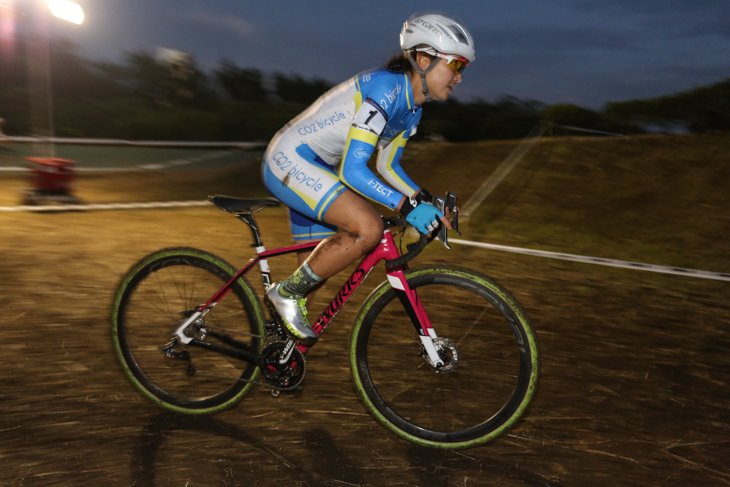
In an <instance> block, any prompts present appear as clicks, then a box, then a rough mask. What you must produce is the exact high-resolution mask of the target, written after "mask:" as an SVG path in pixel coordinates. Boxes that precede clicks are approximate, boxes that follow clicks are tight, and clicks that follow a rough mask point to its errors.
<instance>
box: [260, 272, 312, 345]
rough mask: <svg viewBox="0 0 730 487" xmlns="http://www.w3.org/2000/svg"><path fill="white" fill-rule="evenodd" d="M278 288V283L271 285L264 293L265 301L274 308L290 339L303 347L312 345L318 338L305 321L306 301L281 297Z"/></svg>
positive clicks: (306, 320)
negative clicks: (290, 336)
mask: <svg viewBox="0 0 730 487" xmlns="http://www.w3.org/2000/svg"><path fill="white" fill-rule="evenodd" d="M280 287H281V283H280V282H277V283H274V284H272V285H271V287H269V289H268V291H266V299H267V300H268V301H269V302H270V303H271V304H272V305H273V306H274V309H276V312H277V313H278V314H279V317H280V318H281V321H282V322H283V323H284V326H286V329H287V331H288V332H289V334H290V335H292V338H294V339H296V340H298V341H299V342H301V343H302V344H303V345H312V344H314V342H316V341H317V338H319V336H318V335H317V333H316V332H315V331H314V330H313V329H312V325H310V324H309V320H308V319H307V307H306V302H307V301H306V299H304V298H298V297H296V296H292V297H286V296H282V295H281V294H279V288H280Z"/></svg>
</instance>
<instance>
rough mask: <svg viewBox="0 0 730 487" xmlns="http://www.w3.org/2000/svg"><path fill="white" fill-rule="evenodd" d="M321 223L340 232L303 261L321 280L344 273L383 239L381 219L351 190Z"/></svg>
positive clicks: (335, 203) (367, 203) (368, 204)
mask: <svg viewBox="0 0 730 487" xmlns="http://www.w3.org/2000/svg"><path fill="white" fill-rule="evenodd" d="M324 221H325V222H326V223H329V224H331V225H335V226H337V228H339V229H340V231H339V232H337V233H336V234H334V235H332V236H330V237H327V238H326V239H324V240H322V242H321V243H320V244H319V245H317V247H316V248H315V249H314V251H312V253H311V255H310V256H309V257H308V258H307V259H306V260H307V264H308V265H309V268H310V269H312V272H314V273H315V274H316V275H317V276H319V277H321V278H322V279H327V278H328V277H332V276H333V275H335V274H337V273H338V272H340V271H341V270H343V269H345V268H346V267H347V266H349V265H350V264H352V263H353V262H355V261H356V260H357V259H359V258H360V257H362V256H363V255H365V254H367V253H368V252H370V251H371V250H372V249H374V248H375V246H376V245H377V244H378V242H380V239H382V238H383V219H382V218H381V217H380V215H379V214H378V212H377V211H375V208H373V207H372V206H371V205H370V203H369V202H368V201H367V200H366V199H365V198H363V197H361V196H360V195H358V194H356V193H354V192H353V191H350V190H345V191H343V192H342V194H341V195H340V196H338V197H337V199H336V200H335V201H334V202H333V203H332V205H331V206H330V207H329V209H328V210H327V214H326V215H325V217H324Z"/></svg>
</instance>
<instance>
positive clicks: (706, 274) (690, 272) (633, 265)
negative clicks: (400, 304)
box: [449, 238, 730, 281]
mask: <svg viewBox="0 0 730 487" xmlns="http://www.w3.org/2000/svg"><path fill="white" fill-rule="evenodd" d="M449 243H455V244H460V245H469V246H472V247H479V248H483V249H490V250H499V251H502V252H513V253H516V254H526V255H534V256H536V257H547V258H550V259H560V260H571V261H574V262H584V263H586V264H598V265H607V266H610V267H622V268H624V269H635V270H639V271H648V272H659V273H662V274H675V275H678V276H688V277H697V278H700V279H714V280H716V281H730V274H727V273H721V272H711V271H698V270H695V269H684V268H681V267H666V266H660V265H653V264H642V263H639V262H629V261H625V260H612V259H603V258H600V257H588V256H585V255H573V254H559V253H556V252H547V251H544V250H530V249H521V248H519V247H508V246H506V245H495V244H488V243H482V242H472V241H470V240H460V239H456V238H454V239H452V238H450V239H449Z"/></svg>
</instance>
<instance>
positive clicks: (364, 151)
mask: <svg viewBox="0 0 730 487" xmlns="http://www.w3.org/2000/svg"><path fill="white" fill-rule="evenodd" d="M388 119H389V116H388V114H387V112H386V111H385V110H384V109H383V108H382V107H381V106H380V105H379V104H378V103H377V102H375V101H373V100H371V99H370V98H367V99H366V100H365V101H364V102H363V103H362V105H361V106H360V109H359V110H358V112H357V113H356V114H355V118H354V119H353V122H352V126H351V127H350V130H349V132H348V136H347V142H346V144H345V152H344V154H343V158H342V162H341V163H340V172H339V177H340V181H342V182H343V183H344V184H345V185H346V186H347V187H349V188H350V189H352V190H353V191H355V192H356V193H358V194H360V195H361V196H364V197H365V198H367V199H369V200H372V201H375V202H377V203H380V204H381V205H384V206H387V207H389V208H392V209H395V208H396V207H397V206H398V204H399V203H400V201H401V199H402V198H403V196H404V195H402V194H401V193H399V192H398V191H395V190H393V189H392V188H389V187H388V186H387V185H385V184H384V183H383V182H382V181H381V180H380V179H378V178H377V176H375V174H373V172H372V171H371V170H370V169H369V168H368V166H367V162H368V159H370V156H372V154H373V152H375V146H376V145H377V143H378V139H379V137H380V134H381V133H382V132H383V130H384V129H385V125H386V124H387V123H388Z"/></svg>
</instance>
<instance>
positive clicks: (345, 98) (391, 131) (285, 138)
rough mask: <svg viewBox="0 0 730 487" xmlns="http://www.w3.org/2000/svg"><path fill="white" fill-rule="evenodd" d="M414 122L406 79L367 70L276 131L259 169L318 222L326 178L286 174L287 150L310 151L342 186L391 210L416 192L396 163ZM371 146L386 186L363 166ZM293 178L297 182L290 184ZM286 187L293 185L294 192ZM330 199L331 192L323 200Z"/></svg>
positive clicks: (416, 115)
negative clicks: (263, 167) (266, 166)
mask: <svg viewBox="0 0 730 487" xmlns="http://www.w3.org/2000/svg"><path fill="white" fill-rule="evenodd" d="M420 120H421V107H420V106H415V105H414V104H413V92H412V89H411V83H410V80H409V78H408V76H407V75H405V74H402V73H400V74H398V73H392V72H390V71H387V70H378V71H369V72H366V73H362V74H360V75H357V76H355V77H354V78H351V79H349V80H347V81H345V82H343V83H341V84H340V85H338V86H336V87H334V88H332V89H331V90H330V91H328V92H327V93H325V94H324V95H322V96H321V97H320V98H319V99H318V100H317V101H316V102H314V103H313V104H312V105H311V106H310V107H309V108H308V109H307V110H305V111H304V112H303V113H302V114H301V115H299V116H298V117H297V118H295V119H294V120H292V121H291V122H289V123H288V124H287V125H286V126H285V127H284V128H282V129H281V130H280V131H279V132H278V133H277V134H276V137H275V138H274V139H273V140H272V142H271V144H270V145H269V149H268V151H267V155H266V156H265V161H266V162H265V164H266V163H268V164H269V167H270V170H271V174H272V175H274V176H275V177H276V178H277V179H278V180H280V181H281V183H282V185H284V186H289V187H290V189H291V190H292V191H295V192H296V193H297V194H298V195H299V197H301V198H302V200H303V201H305V202H306V203H307V204H308V205H309V206H310V207H311V210H312V211H314V212H315V214H316V215H317V218H318V219H321V215H322V214H323V211H326V208H327V207H328V206H329V202H331V201H329V202H325V201H323V196H324V192H325V191H324V190H326V189H327V188H331V187H332V186H331V184H324V185H323V184H322V181H323V179H322V178H323V177H326V176H322V174H316V178H315V177H314V176H315V172H314V170H311V171H310V172H311V174H312V175H311V176H310V175H309V174H303V173H302V175H301V177H300V174H299V172H292V170H291V169H290V168H289V167H288V164H290V163H291V161H292V160H294V157H296V156H294V155H292V150H291V149H296V152H297V153H298V154H300V155H301V154H304V153H306V152H309V150H311V151H312V152H313V153H314V154H316V156H318V157H317V158H318V159H319V160H320V161H322V162H324V163H325V164H327V165H329V166H332V169H333V170H334V172H335V174H336V176H337V177H338V179H339V181H341V182H342V183H344V184H345V185H346V186H347V187H349V188H350V189H352V190H353V191H355V192H357V193H359V194H360V195H362V196H364V197H366V198H368V199H370V200H373V201H376V202H378V203H381V204H383V205H385V206H388V207H390V208H393V209H394V208H395V207H396V206H397V205H398V204H399V203H400V200H401V199H402V196H404V195H405V196H412V195H413V194H414V193H416V192H417V191H418V189H419V187H418V186H417V185H416V184H415V183H414V182H413V181H412V180H411V179H410V178H409V177H408V176H407V175H406V173H405V172H404V171H403V169H402V168H401V166H400V158H401V154H402V152H403V148H404V146H405V144H406V142H407V141H408V138H409V137H411V136H412V135H413V134H415V133H416V126H417V125H418V122H419V121H420ZM303 145H304V146H305V147H302V146H303ZM376 147H377V148H378V149H379V151H380V152H379V154H378V159H377V169H378V172H379V173H380V174H381V175H382V176H383V178H384V179H385V181H387V183H388V184H389V185H390V187H389V186H388V185H386V184H384V183H383V182H382V181H381V180H380V179H378V177H377V176H376V175H375V174H373V172H372V171H370V169H368V167H367V161H368V159H370V156H371V155H372V154H373V153H374V151H375V148H376ZM287 149H288V150H287ZM333 177H334V175H331V176H330V178H333ZM296 178H299V179H300V180H299V181H293V180H292V179H296ZM308 178H311V180H310V179H308ZM302 182H303V183H304V184H300V183H302ZM290 183H297V187H294V186H292V185H291V184H290ZM309 183H311V184H309ZM318 193H323V194H318ZM334 197H335V194H334V193H333V194H331V195H330V196H329V198H328V199H332V200H333V198H334Z"/></svg>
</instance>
